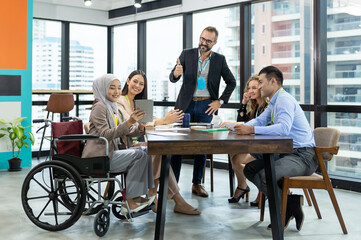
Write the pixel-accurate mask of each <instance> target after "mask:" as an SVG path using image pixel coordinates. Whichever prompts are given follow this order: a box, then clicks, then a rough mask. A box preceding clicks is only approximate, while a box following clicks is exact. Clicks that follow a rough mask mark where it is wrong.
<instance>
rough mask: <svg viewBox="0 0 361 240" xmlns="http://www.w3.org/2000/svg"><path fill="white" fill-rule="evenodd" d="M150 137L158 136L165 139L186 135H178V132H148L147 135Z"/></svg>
mask: <svg viewBox="0 0 361 240" xmlns="http://www.w3.org/2000/svg"><path fill="white" fill-rule="evenodd" d="M148 134H150V135H158V136H165V137H169V136H181V135H188V134H187V133H178V132H163V131H161V132H150V133H148Z"/></svg>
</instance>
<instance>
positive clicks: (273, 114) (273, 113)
mask: <svg viewBox="0 0 361 240" xmlns="http://www.w3.org/2000/svg"><path fill="white" fill-rule="evenodd" d="M283 90H284V89H282V90H281V91H279V92H278V94H277V100H278V96H279V95H280V93H281V92H283ZM277 100H276V101H277ZM275 107H276V103H275ZM274 111H275V110H274V108H273V109H272V116H271V125H273V118H274V116H275V112H274Z"/></svg>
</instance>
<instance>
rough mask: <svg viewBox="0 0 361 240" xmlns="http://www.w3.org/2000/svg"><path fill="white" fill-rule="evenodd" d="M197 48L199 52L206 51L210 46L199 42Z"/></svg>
mask: <svg viewBox="0 0 361 240" xmlns="http://www.w3.org/2000/svg"><path fill="white" fill-rule="evenodd" d="M201 47H205V48H206V49H203V48H201ZM198 49H199V51H200V52H208V51H209V50H211V49H212V48H210V47H208V45H202V44H201V43H200V44H199V45H198Z"/></svg>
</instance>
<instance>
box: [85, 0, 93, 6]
mask: <svg viewBox="0 0 361 240" xmlns="http://www.w3.org/2000/svg"><path fill="white" fill-rule="evenodd" d="M84 5H85V6H87V7H89V6H91V5H92V0H84Z"/></svg>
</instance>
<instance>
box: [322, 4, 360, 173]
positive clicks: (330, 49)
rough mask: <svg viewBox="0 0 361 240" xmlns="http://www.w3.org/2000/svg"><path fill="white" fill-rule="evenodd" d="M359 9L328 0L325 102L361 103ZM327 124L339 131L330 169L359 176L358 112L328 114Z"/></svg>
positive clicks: (341, 103)
mask: <svg viewBox="0 0 361 240" xmlns="http://www.w3.org/2000/svg"><path fill="white" fill-rule="evenodd" d="M360 12H361V4H360V3H356V1H354V4H353V3H352V2H351V1H332V0H328V1H327V104H328V105H361V48H360V47H361V16H360ZM327 123H328V126H330V127H334V128H337V129H339V130H340V131H341V136H340V140H339V146H340V151H339V153H338V155H337V156H335V157H334V159H333V160H332V161H331V162H330V164H329V166H328V167H329V172H330V173H332V174H335V175H340V176H348V177H357V178H359V179H361V114H360V113H328V115H327Z"/></svg>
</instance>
